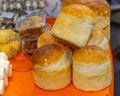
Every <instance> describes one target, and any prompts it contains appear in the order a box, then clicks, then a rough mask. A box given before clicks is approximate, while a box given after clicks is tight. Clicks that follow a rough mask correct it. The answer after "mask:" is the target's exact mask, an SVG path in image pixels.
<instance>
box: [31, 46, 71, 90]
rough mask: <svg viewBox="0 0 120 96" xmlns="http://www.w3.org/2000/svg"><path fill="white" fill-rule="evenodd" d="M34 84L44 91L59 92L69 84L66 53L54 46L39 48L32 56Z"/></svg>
mask: <svg viewBox="0 0 120 96" xmlns="http://www.w3.org/2000/svg"><path fill="white" fill-rule="evenodd" d="M31 61H32V75H33V79H34V82H35V84H36V85H37V86H38V87H39V88H42V89H45V90H59V89H62V88H65V87H66V86H68V84H70V82H71V65H70V60H69V58H68V57H67V53H66V51H65V50H63V48H61V47H60V46H58V45H55V44H48V45H44V46H42V47H40V48H39V49H37V50H36V51H35V53H34V54H33V56H32V59H31Z"/></svg>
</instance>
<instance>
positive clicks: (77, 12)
mask: <svg viewBox="0 0 120 96" xmlns="http://www.w3.org/2000/svg"><path fill="white" fill-rule="evenodd" d="M94 18H95V14H94V12H93V11H92V10H91V9H90V8H88V7H86V6H84V5H80V4H72V5H68V6H66V7H64V8H62V10H61V12H60V14H59V16H58V17H57V19H56V21H55V23H54V25H53V27H52V30H51V32H52V34H53V36H55V37H56V38H58V39H59V40H60V41H62V42H63V43H65V42H66V43H68V44H69V45H71V46H73V45H74V46H77V47H83V46H86V44H87V42H88V40H89V37H90V35H91V33H92V29H93V23H94Z"/></svg>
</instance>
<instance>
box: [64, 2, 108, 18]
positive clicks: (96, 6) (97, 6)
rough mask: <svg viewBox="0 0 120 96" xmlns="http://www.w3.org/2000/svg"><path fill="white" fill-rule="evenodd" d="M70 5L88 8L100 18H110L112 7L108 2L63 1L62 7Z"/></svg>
mask: <svg viewBox="0 0 120 96" xmlns="http://www.w3.org/2000/svg"><path fill="white" fill-rule="evenodd" d="M70 4H82V5H85V6H88V7H89V8H90V9H92V10H93V11H94V12H95V13H96V14H97V15H99V16H107V17H110V6H109V4H108V3H107V1H106V0H62V7H65V6H68V5H70ZM103 9H104V10H103Z"/></svg>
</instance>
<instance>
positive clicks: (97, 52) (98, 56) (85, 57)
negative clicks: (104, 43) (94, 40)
mask: <svg viewBox="0 0 120 96" xmlns="http://www.w3.org/2000/svg"><path fill="white" fill-rule="evenodd" d="M106 60H107V52H106V51H105V50H103V49H101V48H99V47H97V46H94V45H91V46H86V47H83V48H81V49H79V50H77V51H75V53H74V55H73V62H75V63H76V64H80V65H81V64H87V65H89V64H102V63H104V62H105V61H106Z"/></svg>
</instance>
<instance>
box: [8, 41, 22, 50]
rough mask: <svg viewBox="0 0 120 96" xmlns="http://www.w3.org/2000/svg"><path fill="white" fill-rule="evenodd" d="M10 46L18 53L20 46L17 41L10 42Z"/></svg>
mask: <svg viewBox="0 0 120 96" xmlns="http://www.w3.org/2000/svg"><path fill="white" fill-rule="evenodd" d="M10 44H11V45H12V47H14V49H15V50H16V51H17V52H19V51H20V48H21V44H20V42H19V41H12V42H10Z"/></svg>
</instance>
